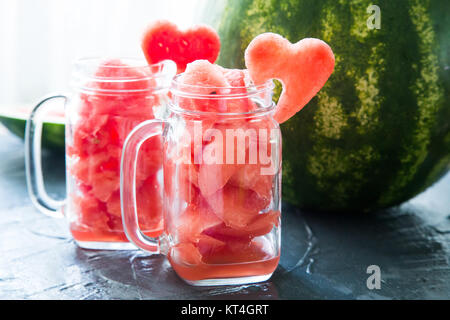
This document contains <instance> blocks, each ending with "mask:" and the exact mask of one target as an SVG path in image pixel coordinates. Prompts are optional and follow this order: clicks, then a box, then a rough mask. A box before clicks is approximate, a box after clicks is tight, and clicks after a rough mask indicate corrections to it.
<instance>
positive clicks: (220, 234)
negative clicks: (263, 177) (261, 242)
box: [203, 210, 280, 243]
mask: <svg viewBox="0 0 450 320" xmlns="http://www.w3.org/2000/svg"><path fill="white" fill-rule="evenodd" d="M279 218H280V212H279V211H273V210H272V211H269V212H267V213H261V214H258V215H256V216H255V217H254V218H253V219H252V220H251V221H250V222H249V224H248V225H246V226H244V227H242V228H231V227H229V226H227V225H226V224H225V223H221V224H218V225H215V226H212V227H211V228H208V229H206V230H204V231H203V234H205V235H208V236H210V237H213V238H215V239H219V240H222V241H224V242H225V243H226V242H227V241H229V240H230V239H231V240H233V239H234V240H236V239H240V240H245V239H247V240H251V239H253V238H255V237H259V236H263V235H265V234H268V233H269V232H270V231H271V230H272V228H273V227H274V226H278V225H279Z"/></svg>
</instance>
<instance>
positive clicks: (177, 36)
mask: <svg viewBox="0 0 450 320" xmlns="http://www.w3.org/2000/svg"><path fill="white" fill-rule="evenodd" d="M141 47H142V50H143V52H144V55H145V58H146V59H147V62H148V63H149V64H154V63H158V62H160V61H162V60H166V59H169V60H172V61H174V62H175V63H176V64H177V68H178V73H182V72H184V71H185V69H186V65H187V64H188V63H190V62H193V61H195V60H208V61H210V62H211V63H214V62H215V61H216V60H217V57H218V56H219V51H220V38H219V35H218V34H217V32H216V31H215V30H214V29H213V28H211V27H209V26H207V25H197V26H193V27H192V28H190V29H188V30H186V31H182V30H180V29H178V27H177V25H176V24H174V23H172V22H170V21H167V20H158V21H155V22H153V23H152V24H150V25H149V26H148V27H147V29H146V31H145V32H144V36H143V38H142V43H141Z"/></svg>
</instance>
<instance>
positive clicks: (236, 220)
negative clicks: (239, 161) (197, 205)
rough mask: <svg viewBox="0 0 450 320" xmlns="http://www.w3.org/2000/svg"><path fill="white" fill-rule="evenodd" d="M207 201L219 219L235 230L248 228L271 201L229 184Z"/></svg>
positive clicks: (207, 198) (208, 197)
mask: <svg viewBox="0 0 450 320" xmlns="http://www.w3.org/2000/svg"><path fill="white" fill-rule="evenodd" d="M205 199H206V201H207V202H208V204H209V206H210V207H211V209H212V210H213V212H214V213H215V214H216V215H217V217H218V218H219V219H220V220H222V221H223V222H225V224H226V225H227V226H229V227H231V228H234V229H240V228H243V227H245V226H247V225H248V224H249V223H250V221H252V220H253V219H254V218H255V216H256V215H258V214H259V213H260V211H262V210H264V209H265V208H267V206H268V205H269V204H270V199H264V198H261V197H259V196H258V194H257V193H256V192H254V191H252V190H249V189H242V188H237V187H234V186H231V185H228V184H227V185H226V186H225V187H224V188H223V189H220V190H218V191H217V192H216V193H214V194H213V195H211V196H207V197H205Z"/></svg>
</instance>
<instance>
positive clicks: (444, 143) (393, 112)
mask: <svg viewBox="0 0 450 320" xmlns="http://www.w3.org/2000/svg"><path fill="white" fill-rule="evenodd" d="M371 4H373V3H372V1H370V0H358V1H344V2H343V1H334V0H323V1H309V0H289V1H287V0H280V1H266V0H242V1H239V2H236V1H233V0H228V1H227V4H225V5H223V3H222V4H221V7H223V6H224V7H225V10H224V11H223V15H222V19H221V20H220V26H218V29H219V35H220V37H221V41H222V50H221V55H220V57H219V60H218V63H219V64H221V65H222V66H224V67H228V68H242V67H244V61H243V52H244V50H245V48H246V47H247V45H248V43H249V42H250V41H251V40H252V38H253V37H255V36H256V35H258V34H260V33H262V32H275V33H279V34H281V35H283V36H284V37H286V38H287V39H289V40H290V41H291V42H296V41H298V40H300V39H302V38H305V37H316V38H320V39H323V40H324V41H326V42H327V43H328V44H329V45H330V46H331V48H332V49H333V51H334V53H335V57H336V68H335V71H334V73H333V75H332V76H331V77H330V79H329V80H328V82H327V84H326V85H325V87H324V88H323V89H322V90H321V91H320V93H319V94H318V95H317V96H316V97H315V98H313V99H312V100H311V102H310V103H309V104H308V105H307V106H306V107H305V108H304V109H303V110H302V111H300V112H299V113H298V114H297V115H296V116H295V117H293V118H291V119H290V120H289V121H287V122H286V123H284V124H283V125H282V126H281V130H282V133H283V144H284V145H288V146H289V148H283V188H282V190H283V199H284V200H287V201H288V202H291V203H293V204H296V205H299V206H301V207H303V208H308V209H313V210H318V211H375V210H378V209H381V208H385V207H390V206H394V205H397V204H399V203H402V202H403V201H406V200H408V199H410V198H412V197H413V196H415V195H417V194H418V193H420V192H422V191H424V190H425V189H426V188H427V187H429V186H430V185H432V184H433V183H434V182H436V181H437V180H438V179H439V178H440V177H441V176H443V175H444V174H445V173H446V172H448V170H449V165H450V101H449V99H448V97H449V96H450V71H449V70H450V69H449V65H450V16H449V15H448V14H447V12H449V11H450V2H448V1H446V0H431V1H430V0H404V1H387V0H380V1H378V2H377V3H376V4H377V5H378V6H379V7H380V8H381V14H382V18H381V29H379V30H377V29H374V30H369V29H368V28H367V19H368V17H369V16H370V14H369V13H368V12H367V8H368V7H369V6H370V5H371ZM208 10H212V9H211V8H209V9H208ZM207 15H208V14H207Z"/></svg>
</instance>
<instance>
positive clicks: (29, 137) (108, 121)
mask: <svg viewBox="0 0 450 320" xmlns="http://www.w3.org/2000/svg"><path fill="white" fill-rule="evenodd" d="M175 73H176V65H175V64H174V63H173V62H172V61H163V62H161V63H159V64H155V65H151V66H149V65H148V64H147V63H146V62H145V61H143V60H139V59H109V60H105V59H98V58H89V59H81V60H79V61H77V62H76V64H75V68H74V74H73V77H72V78H73V93H71V94H70V95H54V96H50V97H48V98H46V99H44V100H42V101H41V102H40V103H39V104H38V105H37V106H36V107H35V108H34V110H33V111H32V113H31V116H30V118H29V120H28V122H27V126H26V141H25V148H26V153H25V154H26V159H25V160H26V174H27V183H28V190H29V193H30V196H31V199H32V201H33V203H34V204H35V205H36V207H37V208H38V209H39V210H40V211H41V212H43V213H45V214H47V215H50V216H53V217H63V216H64V217H66V218H67V219H68V221H69V225H70V231H71V233H72V235H73V238H74V239H75V242H76V243H77V244H78V245H79V246H80V247H82V248H87V249H135V248H136V247H135V246H134V245H133V244H131V243H130V242H129V241H128V239H127V237H126V236H125V233H124V230H123V226H122V218H121V210H120V158H121V153H122V147H123V143H124V141H125V138H126V137H127V135H128V133H129V132H130V131H131V130H132V129H133V128H134V127H135V126H136V125H138V124H139V123H141V122H143V121H145V120H149V119H154V118H155V116H156V117H157V116H158V113H160V114H163V113H164V110H165V107H166V102H167V100H168V96H167V93H168V89H169V85H170V82H171V80H172V78H173V77H174V75H175ZM57 98H59V99H63V100H64V101H65V103H64V109H65V118H66V121H65V125H66V126H65V130H66V138H65V144H66V185H67V188H66V190H67V198H66V199H65V200H64V201H55V200H53V199H51V197H49V196H48V194H47V193H46V191H45V188H44V179H43V174H42V168H41V157H40V154H41V148H40V140H41V134H42V132H41V131H42V116H43V115H44V114H45V113H46V111H47V110H46V109H47V108H46V106H48V105H49V104H48V103H47V102H48V101H50V100H52V99H57ZM62 105H63V104H61V108H62ZM161 148H162V145H161V140H160V139H159V138H157V137H156V138H155V139H151V140H149V141H148V142H146V144H145V145H144V146H143V152H142V153H141V159H140V161H139V163H138V168H137V177H136V179H137V181H136V188H137V201H138V207H139V209H140V216H139V222H140V225H141V228H142V229H143V230H144V232H145V233H146V234H148V235H151V236H155V235H158V234H160V233H161V232H162V220H161V218H162V202H161V200H160V197H161V196H160V194H161V192H162V181H159V180H158V172H159V171H161V170H162V155H161Z"/></svg>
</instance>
